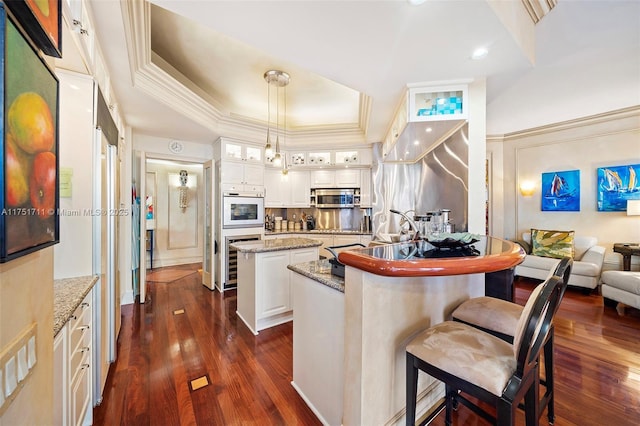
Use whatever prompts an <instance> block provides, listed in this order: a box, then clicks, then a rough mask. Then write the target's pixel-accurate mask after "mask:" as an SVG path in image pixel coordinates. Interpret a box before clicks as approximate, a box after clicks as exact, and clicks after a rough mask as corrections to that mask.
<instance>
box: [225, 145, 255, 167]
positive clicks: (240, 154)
mask: <svg viewBox="0 0 640 426" xmlns="http://www.w3.org/2000/svg"><path fill="white" fill-rule="evenodd" d="M221 159H222V160H231V161H246V162H248V163H256V164H262V147H259V146H255V145H249V144H245V143H239V142H235V141H229V140H223V141H222V153H221Z"/></svg>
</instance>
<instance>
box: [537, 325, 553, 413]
mask: <svg viewBox="0 0 640 426" xmlns="http://www.w3.org/2000/svg"><path fill="white" fill-rule="evenodd" d="M553 331H554V330H553V325H552V326H551V330H549V337H548V338H547V341H546V343H545V344H544V385H545V393H544V397H543V403H542V404H541V405H540V411H541V412H542V411H543V410H544V408H545V405H546V407H547V418H548V419H549V424H550V425H552V424H553V422H554V421H555V419H556V414H555V404H554V397H555V396H554V387H553Z"/></svg>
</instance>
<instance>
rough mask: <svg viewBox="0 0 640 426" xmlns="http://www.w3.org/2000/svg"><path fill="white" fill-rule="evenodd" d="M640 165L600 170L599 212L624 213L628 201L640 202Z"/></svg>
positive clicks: (602, 168)
mask: <svg viewBox="0 0 640 426" xmlns="http://www.w3.org/2000/svg"><path fill="white" fill-rule="evenodd" d="M638 173H640V164H632V165H626V166H613V167H600V168H599V169H598V211H601V212H617V211H619V212H623V211H626V210H627V201H628V200H640V183H639V182H638Z"/></svg>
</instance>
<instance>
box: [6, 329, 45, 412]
mask: <svg viewBox="0 0 640 426" xmlns="http://www.w3.org/2000/svg"><path fill="white" fill-rule="evenodd" d="M37 330H38V327H37V324H36V323H33V324H31V325H30V326H28V327H26V328H25V329H24V330H22V332H20V333H19V334H18V335H17V336H16V337H15V338H14V339H13V340H12V341H11V343H9V344H8V345H7V346H6V347H4V348H2V349H1V350H0V418H1V417H2V414H3V413H4V412H5V410H6V409H7V408H8V407H9V405H11V403H12V402H13V400H15V399H16V397H17V395H18V394H19V393H20V389H22V388H23V387H24V384H25V382H26V381H27V380H28V379H29V376H30V375H31V372H32V371H33V369H34V368H35V366H36V364H37V362H36V353H37V351H36V349H37V339H36V337H37Z"/></svg>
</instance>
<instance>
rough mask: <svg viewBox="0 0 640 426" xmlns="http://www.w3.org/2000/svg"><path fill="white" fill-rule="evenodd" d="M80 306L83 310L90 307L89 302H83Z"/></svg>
mask: <svg viewBox="0 0 640 426" xmlns="http://www.w3.org/2000/svg"><path fill="white" fill-rule="evenodd" d="M80 306H82V307H83V308H88V307H89V303H88V302H82V303H81V304H80Z"/></svg>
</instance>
